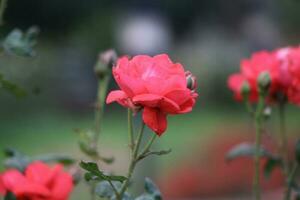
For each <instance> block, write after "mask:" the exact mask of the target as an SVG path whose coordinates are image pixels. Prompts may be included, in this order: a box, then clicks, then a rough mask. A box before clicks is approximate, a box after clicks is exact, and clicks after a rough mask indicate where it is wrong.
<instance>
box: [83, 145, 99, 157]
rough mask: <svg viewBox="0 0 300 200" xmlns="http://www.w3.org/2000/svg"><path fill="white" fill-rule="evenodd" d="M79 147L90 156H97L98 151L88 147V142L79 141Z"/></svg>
mask: <svg viewBox="0 0 300 200" xmlns="http://www.w3.org/2000/svg"><path fill="white" fill-rule="evenodd" d="M79 148H80V150H81V151H82V152H83V153H84V154H86V155H88V156H91V157H97V156H98V152H97V151H95V150H94V149H93V148H90V147H89V145H88V144H86V143H85V142H82V141H80V142H79Z"/></svg>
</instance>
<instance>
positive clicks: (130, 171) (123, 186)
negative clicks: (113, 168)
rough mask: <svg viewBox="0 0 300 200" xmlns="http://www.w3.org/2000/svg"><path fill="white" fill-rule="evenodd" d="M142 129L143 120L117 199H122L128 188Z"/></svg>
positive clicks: (143, 125)
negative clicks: (125, 177)
mask: <svg viewBox="0 0 300 200" xmlns="http://www.w3.org/2000/svg"><path fill="white" fill-rule="evenodd" d="M144 129H145V123H144V122H143V123H142V127H141V129H140V132H139V134H138V136H137V139H136V142H135V144H134V148H133V153H132V155H131V161H130V165H129V168H128V173H127V179H126V180H125V181H124V183H123V185H122V188H121V190H120V193H119V194H120V195H119V199H118V200H121V199H122V197H123V195H124V193H125V191H126V189H127V188H128V185H129V182H130V180H131V177H132V174H133V171H134V168H135V166H136V163H137V157H138V156H137V155H138V151H139V148H140V145H141V142H142V137H143V133H144Z"/></svg>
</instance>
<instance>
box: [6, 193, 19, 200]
mask: <svg viewBox="0 0 300 200" xmlns="http://www.w3.org/2000/svg"><path fill="white" fill-rule="evenodd" d="M4 200H17V197H16V196H15V195H14V194H13V193H12V192H8V193H7V194H6V195H5V197H4Z"/></svg>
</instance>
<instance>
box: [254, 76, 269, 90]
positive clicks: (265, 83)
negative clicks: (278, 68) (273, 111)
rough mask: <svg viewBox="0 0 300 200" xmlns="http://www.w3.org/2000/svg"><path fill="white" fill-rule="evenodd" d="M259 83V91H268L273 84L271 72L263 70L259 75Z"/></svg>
mask: <svg viewBox="0 0 300 200" xmlns="http://www.w3.org/2000/svg"><path fill="white" fill-rule="evenodd" d="M257 85H258V89H259V92H266V91H267V90H268V89H269V87H270V85H271V77H270V74H269V72H262V73H260V75H259V76H258V79H257Z"/></svg>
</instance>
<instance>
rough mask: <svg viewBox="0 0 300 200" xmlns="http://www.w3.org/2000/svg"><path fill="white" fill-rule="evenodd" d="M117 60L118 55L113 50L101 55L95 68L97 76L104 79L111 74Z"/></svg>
mask: <svg viewBox="0 0 300 200" xmlns="http://www.w3.org/2000/svg"><path fill="white" fill-rule="evenodd" d="M117 59H118V56H117V53H116V52H115V50H113V49H109V50H107V51H104V52H102V53H100V54H99V56H98V61H97V63H96V65H95V68H94V70H95V73H96V75H97V76H98V77H99V78H103V77H104V76H105V75H107V74H109V73H110V71H111V68H112V66H113V65H114V63H115V62H116V60H117Z"/></svg>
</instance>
